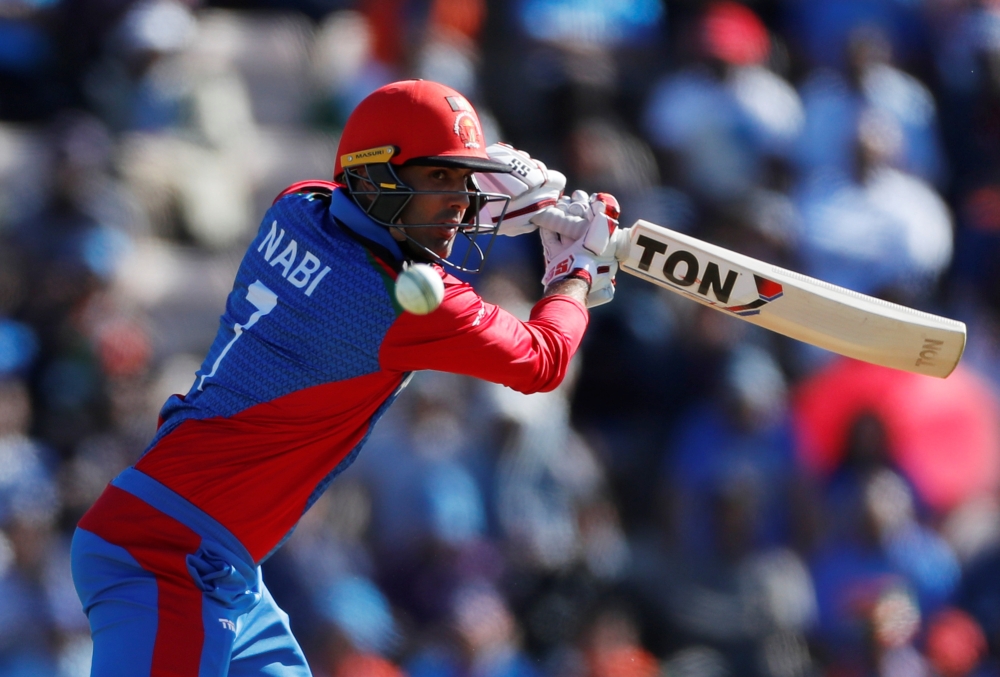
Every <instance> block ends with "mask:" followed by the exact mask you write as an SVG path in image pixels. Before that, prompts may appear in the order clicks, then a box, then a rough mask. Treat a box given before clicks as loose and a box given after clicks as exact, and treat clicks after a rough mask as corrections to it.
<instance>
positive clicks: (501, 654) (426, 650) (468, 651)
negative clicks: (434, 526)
mask: <svg viewBox="0 0 1000 677" xmlns="http://www.w3.org/2000/svg"><path fill="white" fill-rule="evenodd" d="M448 622H449V623H450V625H451V631H452V632H453V633H454V634H451V633H447V634H446V636H451V637H452V638H453V640H454V641H450V642H447V643H444V644H442V643H439V642H436V641H433V640H432V641H430V642H427V643H424V644H418V646H417V649H416V651H415V652H414V654H413V655H412V656H411V657H410V659H409V660H408V661H407V662H406V664H405V666H404V667H405V669H406V674H407V675H408V676H409V677H540V675H541V674H542V673H541V672H540V670H538V669H537V668H536V667H535V665H534V663H533V661H532V660H531V659H530V658H529V657H528V656H527V655H526V654H524V652H523V651H522V649H521V647H520V640H519V638H518V634H519V628H518V624H517V620H516V619H515V618H514V616H513V615H512V614H511V612H510V609H509V608H508V606H507V603H506V601H505V600H504V598H503V597H502V596H501V595H500V594H499V593H498V592H497V591H496V590H495V589H494V588H492V587H491V586H489V585H484V584H478V583H470V584H467V585H465V586H462V587H461V588H459V589H458V590H456V591H455V592H454V594H453V595H452V597H451V600H450V614H449V621H448Z"/></svg>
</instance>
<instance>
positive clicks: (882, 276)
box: [797, 109, 953, 305]
mask: <svg viewBox="0 0 1000 677" xmlns="http://www.w3.org/2000/svg"><path fill="white" fill-rule="evenodd" d="M854 133H855V134H856V136H855V137H854V145H853V149H854V158H853V162H854V164H853V165H852V166H851V167H850V168H849V170H848V171H841V170H838V169H837V168H835V167H833V166H829V167H827V168H825V169H824V170H822V171H818V172H816V173H814V174H812V175H811V177H806V178H805V179H804V181H803V184H802V186H801V187H800V189H799V190H798V195H797V201H798V204H799V208H800V210H801V214H802V219H803V232H802V240H801V254H802V259H803V262H804V264H805V266H806V270H805V271H804V272H806V273H808V274H810V275H812V276H814V277H817V278H819V279H821V280H824V281H826V282H830V283H833V284H837V285H840V286H843V287H847V288H848V289H852V290H854V291H859V292H862V293H865V294H874V295H883V296H889V297H891V298H892V299H893V300H896V301H900V302H903V303H906V304H908V305H919V304H920V303H921V302H923V301H924V300H925V299H927V298H929V296H930V294H931V292H932V291H933V290H934V286H935V284H936V283H937V281H938V279H939V278H940V277H941V275H942V274H943V273H944V271H945V269H946V268H947V266H948V263H949V262H950V261H951V254H952V237H953V234H952V222H951V214H950V212H949V210H948V207H947V205H946V204H945V202H944V200H943V199H942V198H941V196H940V195H938V194H937V192H936V191H935V190H934V189H933V188H932V187H931V186H930V185H929V184H928V183H926V182H925V181H922V180H921V179H919V178H917V177H915V176H913V175H912V174H908V173H906V172H904V171H901V170H900V169H898V168H897V166H896V165H897V160H898V158H899V157H900V155H901V153H903V152H904V149H905V138H904V136H903V135H902V133H901V130H900V128H899V125H898V124H897V123H896V122H895V121H894V120H893V118H892V117H891V116H886V115H884V114H883V113H881V112H879V111H878V110H876V109H872V110H869V111H868V112H866V113H865V114H864V115H861V116H860V117H859V118H858V125H857V127H856V128H855V131H854Z"/></svg>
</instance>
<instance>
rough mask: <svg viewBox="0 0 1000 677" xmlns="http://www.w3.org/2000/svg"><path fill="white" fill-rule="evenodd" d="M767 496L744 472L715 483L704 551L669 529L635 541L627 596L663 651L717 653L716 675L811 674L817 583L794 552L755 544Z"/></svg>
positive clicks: (751, 477)
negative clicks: (640, 610) (701, 648)
mask: <svg viewBox="0 0 1000 677" xmlns="http://www.w3.org/2000/svg"><path fill="white" fill-rule="evenodd" d="M762 490H763V487H762V486H761V483H760V481H759V478H754V477H753V476H747V475H742V476H740V475H734V476H733V477H731V478H729V481H727V482H725V483H720V484H718V485H716V486H715V487H714V489H713V490H712V493H711V503H710V511H711V512H710V518H711V523H710V527H709V528H710V529H711V532H710V534H709V537H708V539H705V540H706V541H708V542H707V543H703V544H702V545H701V547H693V548H691V547H685V545H684V544H683V542H679V541H678V540H676V539H674V538H673V537H672V534H671V533H669V532H666V531H664V530H662V529H661V530H660V531H659V532H657V533H650V534H647V535H645V536H644V537H643V538H642V539H641V540H640V541H639V542H637V543H636V545H635V551H636V556H635V566H634V568H633V569H632V575H631V578H630V589H631V590H632V595H633V598H634V599H635V600H636V603H637V604H640V605H641V607H642V608H643V609H644V614H645V616H646V617H647V618H648V625H649V627H650V629H649V632H650V633H651V640H650V641H651V642H652V646H653V647H654V648H655V649H656V650H658V651H661V652H664V653H668V654H673V653H678V652H684V651H687V650H689V649H690V648H693V647H696V646H706V647H710V648H711V649H712V650H713V652H712V656H713V657H714V658H713V659H712V660H713V662H714V663H716V664H717V666H718V667H717V668H716V669H718V670H719V672H718V673H714V672H713V673H710V674H739V675H765V676H769V675H786V674H787V675H800V674H808V672H809V670H810V669H811V667H810V666H811V664H812V658H811V657H810V655H809V650H808V648H807V646H806V642H805V637H806V633H807V632H808V631H810V630H811V628H812V624H813V623H814V619H815V615H816V600H815V592H814V590H813V583H812V579H811V577H810V574H809V571H808V570H807V569H806V566H805V563H804V562H803V561H802V560H801V559H800V558H799V557H798V556H797V555H796V554H795V553H793V552H792V551H791V550H788V549H786V548H784V547H780V546H779V547H775V546H771V547H766V546H764V544H762V543H761V541H760V539H759V538H758V536H757V535H758V534H759V527H758V524H759V522H760V520H761V512H760V504H761V499H762V498H763V493H762ZM675 659H676V660H682V661H685V660H687V659H682V658H681V656H680V655H677V656H675V657H673V658H671V661H673V660H675ZM698 660H702V659H698ZM668 669H669V668H668ZM695 674H700V673H695Z"/></svg>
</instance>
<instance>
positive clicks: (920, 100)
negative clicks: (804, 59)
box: [796, 25, 946, 185]
mask: <svg viewBox="0 0 1000 677" xmlns="http://www.w3.org/2000/svg"><path fill="white" fill-rule="evenodd" d="M892 49H893V48H892V44H891V42H890V40H889V37H888V36H887V35H886V33H885V32H884V30H883V29H881V28H879V27H878V26H876V25H862V26H858V27H857V28H854V29H853V30H852V31H851V33H850V36H849V38H848V41H847V49H846V51H847V59H846V67H845V69H844V71H845V73H846V74H844V75H842V74H841V72H839V71H836V70H830V69H818V70H816V71H814V72H813V73H811V74H810V75H809V77H808V79H807V80H806V81H805V83H804V84H803V85H802V87H801V93H802V101H803V105H804V107H805V126H804V128H803V129H802V136H801V139H800V140H799V143H798V144H797V151H796V157H797V159H798V161H799V162H800V163H801V165H802V168H803V171H804V172H805V173H806V175H807V176H808V175H811V174H812V173H814V172H817V171H824V170H826V171H829V170H835V171H837V172H839V173H841V174H847V173H850V172H851V171H852V169H853V167H854V164H855V157H854V155H853V152H852V148H853V140H854V139H855V137H856V135H857V130H858V128H859V126H860V125H861V124H862V122H861V120H862V117H863V116H864V115H870V114H871V113H875V114H877V115H879V116H881V117H884V118H886V119H887V120H888V121H891V122H887V124H892V125H893V126H894V127H895V128H896V131H895V132H893V133H894V134H896V135H898V136H899V137H900V138H899V140H898V141H897V142H896V146H897V148H895V149H894V153H893V157H891V158H889V160H890V161H891V164H892V165H893V166H895V167H896V168H898V169H900V170H903V171H905V172H908V173H909V174H913V175H914V176H917V177H919V178H921V179H924V180H925V181H929V182H932V183H936V184H938V185H941V184H942V183H943V181H944V179H945V169H946V168H945V166H944V159H943V157H942V151H941V147H940V141H939V138H938V135H939V130H938V120H937V109H936V105H935V102H934V97H933V96H932V94H931V92H930V91H929V90H928V89H927V87H926V86H925V85H924V84H923V83H921V82H920V81H919V80H917V79H916V78H915V77H913V76H912V75H909V74H907V73H905V72H903V71H902V70H900V69H899V68H898V67H897V66H896V65H894V63H893V52H892ZM884 135H886V133H885V132H883V136H884Z"/></svg>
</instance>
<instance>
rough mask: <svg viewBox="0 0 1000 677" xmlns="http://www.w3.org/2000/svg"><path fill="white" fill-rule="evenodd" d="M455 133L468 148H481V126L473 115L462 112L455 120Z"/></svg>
mask: <svg viewBox="0 0 1000 677" xmlns="http://www.w3.org/2000/svg"><path fill="white" fill-rule="evenodd" d="M455 133H456V134H458V138H459V139H460V140H461V141H462V143H463V144H464V145H465V147H466V148H480V147H481V144H480V138H481V136H482V135H481V134H480V133H479V125H478V124H476V120H475V119H474V118H473V117H472V115H471V114H469V113H467V112H464V111H463V112H461V113H459V114H458V116H457V117H456V118H455Z"/></svg>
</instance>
